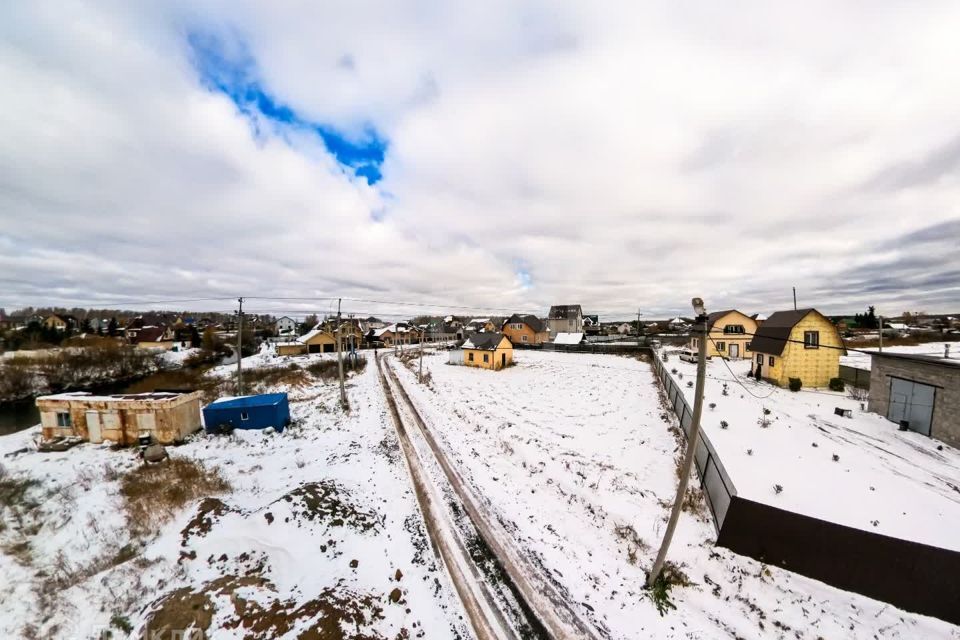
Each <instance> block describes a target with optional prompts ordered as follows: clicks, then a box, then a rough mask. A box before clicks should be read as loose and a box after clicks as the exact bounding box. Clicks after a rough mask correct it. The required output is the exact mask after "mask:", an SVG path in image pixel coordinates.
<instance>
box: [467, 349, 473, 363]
mask: <svg viewBox="0 0 960 640" xmlns="http://www.w3.org/2000/svg"><path fill="white" fill-rule="evenodd" d="M467 360H469V361H470V362H473V352H472V351H471V352H470V353H468V354H467Z"/></svg>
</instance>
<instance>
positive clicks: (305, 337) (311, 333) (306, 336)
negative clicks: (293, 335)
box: [297, 329, 323, 344]
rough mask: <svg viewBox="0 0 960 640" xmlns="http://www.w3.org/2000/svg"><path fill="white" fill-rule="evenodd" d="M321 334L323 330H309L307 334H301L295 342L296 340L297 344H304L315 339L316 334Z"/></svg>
mask: <svg viewBox="0 0 960 640" xmlns="http://www.w3.org/2000/svg"><path fill="white" fill-rule="evenodd" d="M321 333H323V329H311V330H310V331H308V332H307V333H305V334H303V335H302V336H300V337H299V338H297V340H298V341H299V342H303V343H304V344H306V342H307V340H309V339H310V338H314V337H316V336H317V335H318V334H321Z"/></svg>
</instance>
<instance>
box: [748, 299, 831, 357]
mask: <svg viewBox="0 0 960 640" xmlns="http://www.w3.org/2000/svg"><path fill="white" fill-rule="evenodd" d="M810 313H819V311H817V310H816V309H797V310H796V311H793V310H790V311H777V312H775V313H773V314H771V315H770V317H769V318H767V319H766V321H765V322H764V323H763V324H761V325H760V327H759V328H758V329H757V331H756V333H754V334H753V340H752V341H751V342H750V350H751V351H754V352H758V353H768V354H771V355H775V356H778V355H780V354H782V353H783V348H784V347H785V346H786V345H787V340H788V339H789V338H790V332H791V331H793V328H794V327H795V326H796V325H797V323H798V322H800V321H801V320H803V319H804V318H806V317H807V315H808V314H810Z"/></svg>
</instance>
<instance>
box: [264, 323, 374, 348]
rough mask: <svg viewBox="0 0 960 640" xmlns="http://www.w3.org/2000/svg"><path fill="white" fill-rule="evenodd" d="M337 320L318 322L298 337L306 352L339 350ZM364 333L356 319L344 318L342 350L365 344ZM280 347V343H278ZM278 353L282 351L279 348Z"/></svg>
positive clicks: (341, 327) (341, 338)
mask: <svg viewBox="0 0 960 640" xmlns="http://www.w3.org/2000/svg"><path fill="white" fill-rule="evenodd" d="M336 331H337V327H336V321H328V322H325V323H321V324H318V325H317V326H316V327H314V328H313V329H312V330H310V331H309V332H307V333H305V334H304V335H302V336H300V337H299V338H298V341H299V342H300V343H301V344H303V345H305V346H306V353H332V352H334V351H336V350H337V338H336ZM363 340H364V335H363V331H362V330H361V329H360V325H359V323H358V322H356V321H352V320H344V321H343V322H341V324H340V350H341V351H350V350H351V349H359V348H360V347H361V346H362V345H363ZM278 347H279V345H278ZM277 353H280V351H279V349H278V351H277Z"/></svg>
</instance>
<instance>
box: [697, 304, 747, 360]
mask: <svg viewBox="0 0 960 640" xmlns="http://www.w3.org/2000/svg"><path fill="white" fill-rule="evenodd" d="M756 332H757V321H756V320H754V319H753V318H751V317H750V316H748V315H746V314H744V313H740V312H739V311H737V310H736V309H728V310H727V311H716V312H714V313H711V314H710V315H708V316H707V357H708V358H712V357H714V356H720V357H721V358H729V359H730V360H739V359H740V358H749V357H750V341H751V340H753V334H755V333H756ZM700 340H701V335H699V334H697V333H694V334H693V337H692V338H691V339H690V348H691V349H694V350H696V349H699V348H700Z"/></svg>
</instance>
